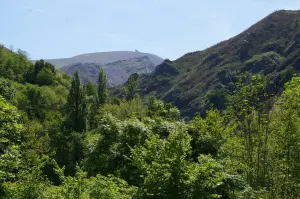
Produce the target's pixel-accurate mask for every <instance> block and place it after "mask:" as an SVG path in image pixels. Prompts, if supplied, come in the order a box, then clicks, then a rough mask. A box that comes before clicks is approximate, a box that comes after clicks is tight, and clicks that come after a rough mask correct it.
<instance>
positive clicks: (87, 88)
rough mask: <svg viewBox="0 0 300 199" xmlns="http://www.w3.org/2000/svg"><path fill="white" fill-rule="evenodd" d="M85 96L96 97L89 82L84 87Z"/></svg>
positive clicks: (92, 85)
mask: <svg viewBox="0 0 300 199" xmlns="http://www.w3.org/2000/svg"><path fill="white" fill-rule="evenodd" d="M86 95H87V96H96V86H95V85H94V84H93V83H92V82H91V81H90V80H89V81H88V83H87V85H86Z"/></svg>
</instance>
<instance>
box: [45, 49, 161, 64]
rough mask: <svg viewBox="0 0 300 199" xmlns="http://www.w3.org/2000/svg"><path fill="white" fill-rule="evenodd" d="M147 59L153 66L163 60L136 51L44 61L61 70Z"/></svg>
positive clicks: (98, 53)
mask: <svg viewBox="0 0 300 199" xmlns="http://www.w3.org/2000/svg"><path fill="white" fill-rule="evenodd" d="M145 56H147V57H149V59H150V60H151V62H153V63H154V64H155V65H158V64H160V63H161V62H162V61H163V59H162V58H160V57H158V56H156V55H153V54H149V53H141V52H138V51H112V52H97V53H86V54H81V55H77V56H74V57H71V58H62V59H46V60H45V61H47V62H49V63H51V64H53V65H54V66H55V67H56V68H62V67H64V66H68V65H72V64H77V63H82V64H85V63H96V64H108V63H113V62H117V61H121V60H127V59H130V58H136V57H145Z"/></svg>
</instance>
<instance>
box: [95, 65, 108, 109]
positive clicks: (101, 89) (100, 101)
mask: <svg viewBox="0 0 300 199" xmlns="http://www.w3.org/2000/svg"><path fill="white" fill-rule="evenodd" d="M97 96H98V98H97V107H100V106H102V105H104V104H105V103H106V102H107V98H108V96H107V77H106V74H105V72H104V70H103V68H101V69H100V72H99V78H98V90H97Z"/></svg>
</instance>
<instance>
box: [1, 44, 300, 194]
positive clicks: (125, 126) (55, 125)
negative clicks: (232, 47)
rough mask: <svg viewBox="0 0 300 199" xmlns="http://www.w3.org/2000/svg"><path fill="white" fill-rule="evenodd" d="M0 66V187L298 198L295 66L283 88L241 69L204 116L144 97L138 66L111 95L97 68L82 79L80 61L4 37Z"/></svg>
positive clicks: (299, 120)
mask: <svg viewBox="0 0 300 199" xmlns="http://www.w3.org/2000/svg"><path fill="white" fill-rule="evenodd" d="M274 56H275V57H276V56H277V55H274ZM268 57H273V55H272V56H268ZM255 59H256V60H261V59H264V58H255ZM248 62H249V63H250V62H253V61H248ZM166 68H167V67H166ZM0 71H1V78H0V95H1V97H0V198H5V199H6V198H12V199H18V198H20V199H23V198H53V199H54V198H82V199H87V198H193V199H194V198H299V197H300V189H299V184H300V162H299V158H300V157H299V156H300V145H299V143H300V117H299V116H300V106H299V104H300V77H298V76H297V75H294V76H293V77H292V73H293V71H290V72H286V73H284V74H282V76H283V77H284V78H283V80H286V81H288V80H289V79H291V80H290V81H288V82H287V83H285V86H284V89H283V92H282V93H281V94H278V95H271V94H270V92H269V90H270V89H271V90H272V89H276V87H275V86H272V85H273V84H272V82H270V78H269V76H265V75H264V74H257V75H252V74H250V73H244V74H242V75H236V76H235V77H234V81H233V85H232V86H231V89H230V91H231V92H227V91H226V92H225V91H224V90H222V89H215V90H213V91H212V93H211V94H210V98H209V99H210V102H211V107H210V109H209V110H208V111H207V112H206V114H205V117H201V116H200V115H198V116H196V117H194V118H193V119H191V120H190V121H185V120H183V119H181V117H180V112H179V110H178V109H177V108H176V107H174V106H173V105H171V104H165V103H163V102H162V101H160V100H158V99H156V98H155V97H154V96H149V97H148V98H145V99H141V98H140V97H139V92H138V86H137V82H136V77H135V76H131V77H130V78H129V81H128V82H127V83H126V84H125V86H124V89H123V97H122V98H117V97H114V96H112V95H109V91H108V89H107V77H106V74H105V72H104V71H103V70H100V72H99V77H98V82H97V85H94V84H92V83H91V82H89V83H88V84H87V85H83V84H82V83H81V82H80V79H79V75H78V73H77V72H75V74H74V76H73V78H71V77H69V76H68V75H66V74H63V73H60V72H58V71H56V70H55V69H54V67H53V66H52V65H51V64H49V63H46V62H44V61H43V60H40V61H38V62H36V63H35V64H34V65H33V64H32V63H31V62H29V61H28V60H27V58H26V53H24V52H22V51H19V52H17V53H14V52H11V51H10V50H8V49H6V48H5V47H2V48H1V51H0ZM173 72H174V73H175V72H176V70H175V71H173ZM283 84H284V82H282V85H283ZM225 98H226V102H227V104H226V106H224V104H223V102H224V99H225ZM218 109H220V110H221V111H220V110H218Z"/></svg>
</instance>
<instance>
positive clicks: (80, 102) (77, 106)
mask: <svg viewBox="0 0 300 199" xmlns="http://www.w3.org/2000/svg"><path fill="white" fill-rule="evenodd" d="M86 109H87V104H86V93H85V89H84V87H83V86H82V85H81V83H80V79H79V75H78V72H77V71H76V72H75V73H74V77H73V79H72V85H71V88H70V92H69V96H68V100H67V104H66V110H67V116H68V122H69V124H70V127H71V128H72V129H73V130H74V131H77V132H81V131H83V130H85V127H86V115H87V113H86V112H87V111H86Z"/></svg>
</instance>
